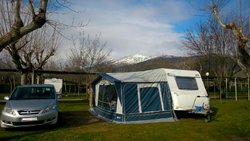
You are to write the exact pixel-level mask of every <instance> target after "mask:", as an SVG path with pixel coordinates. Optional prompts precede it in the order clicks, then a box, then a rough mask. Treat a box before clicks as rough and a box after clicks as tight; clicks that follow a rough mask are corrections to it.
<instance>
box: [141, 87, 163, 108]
mask: <svg viewBox="0 0 250 141" xmlns="http://www.w3.org/2000/svg"><path fill="white" fill-rule="evenodd" d="M140 97H141V109H142V112H143V113H144V112H154V111H160V110H162V109H161V102H160V95H159V90H158V88H157V87H147V88H141V89H140Z"/></svg>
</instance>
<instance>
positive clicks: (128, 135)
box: [0, 100, 250, 141]
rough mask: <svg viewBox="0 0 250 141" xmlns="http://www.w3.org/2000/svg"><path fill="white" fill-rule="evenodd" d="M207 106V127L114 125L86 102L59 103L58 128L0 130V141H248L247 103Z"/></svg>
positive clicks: (195, 122)
mask: <svg viewBox="0 0 250 141" xmlns="http://www.w3.org/2000/svg"><path fill="white" fill-rule="evenodd" d="M211 106H212V110H213V112H214V113H213V116H212V119H211V122H209V123H205V122H204V120H203V119H201V118H197V117H194V118H192V117H190V116H189V117H185V118H181V119H180V120H179V121H177V122H170V123H169V122H164V123H151V124H114V123H111V122H105V121H102V120H100V119H98V118H96V117H95V116H93V115H91V114H90V113H89V112H88V102H87V100H82V101H63V102H59V110H60V120H59V123H58V125H56V126H42V127H39V128H37V127H35V128H21V129H12V130H4V129H0V140H1V141H3V140H13V141H14V140H42V141H43V140H46V141H50V140H51V141H56V140H60V141H63V140H65V141H66V140H67V141H68V140H84V141H85V140H92V141H105V140H108V141H117V140H119V141H123V140H127V141H132V140H141V141H144V140H145V141H152V140H155V141H158V140H161V141H164V140H168V141H169V140H180V141H181V140H183V141H188V140H190V141H195V140H197V141H198V140H203V141H211V140H215V141H216V140H233V141H234V140H235V141H238V140H243V141H244V140H246V141H247V140H250V112H249V110H250V101H247V100H239V101H233V100H223V101H222V102H220V101H219V100H211ZM2 108H3V104H0V109H2Z"/></svg>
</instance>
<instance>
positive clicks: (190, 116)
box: [175, 107, 218, 122]
mask: <svg viewBox="0 0 250 141" xmlns="http://www.w3.org/2000/svg"><path fill="white" fill-rule="evenodd" d="M217 112H218V108H215V107H212V108H211V113H210V120H209V121H210V122H211V121H216V119H215V115H216V114H217ZM175 114H176V116H177V119H179V120H181V119H188V120H203V119H206V118H207V117H206V116H205V115H202V114H194V113H189V112H179V111H177V112H175Z"/></svg>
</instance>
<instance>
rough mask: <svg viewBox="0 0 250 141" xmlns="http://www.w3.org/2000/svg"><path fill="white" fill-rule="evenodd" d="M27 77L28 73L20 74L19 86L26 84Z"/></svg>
mask: <svg viewBox="0 0 250 141" xmlns="http://www.w3.org/2000/svg"><path fill="white" fill-rule="evenodd" d="M27 76H28V73H22V74H21V85H25V84H27Z"/></svg>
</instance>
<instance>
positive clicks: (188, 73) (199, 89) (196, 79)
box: [164, 69, 210, 116]
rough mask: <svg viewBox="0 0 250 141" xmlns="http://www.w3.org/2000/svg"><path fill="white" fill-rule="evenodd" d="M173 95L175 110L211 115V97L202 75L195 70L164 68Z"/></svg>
mask: <svg viewBox="0 0 250 141" xmlns="http://www.w3.org/2000/svg"><path fill="white" fill-rule="evenodd" d="M164 70H165V72H166V74H167V81H168V85H169V89H170V91H171V95H172V101H173V109H174V111H188V112H190V113H198V114H204V115H208V116H209V112H210V105H209V98H208V94H207V92H206V89H205V86H204V84H203V81H202V78H201V75H200V73H199V72H198V71H194V70H177V69H164Z"/></svg>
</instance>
